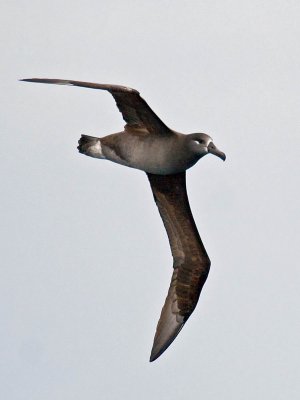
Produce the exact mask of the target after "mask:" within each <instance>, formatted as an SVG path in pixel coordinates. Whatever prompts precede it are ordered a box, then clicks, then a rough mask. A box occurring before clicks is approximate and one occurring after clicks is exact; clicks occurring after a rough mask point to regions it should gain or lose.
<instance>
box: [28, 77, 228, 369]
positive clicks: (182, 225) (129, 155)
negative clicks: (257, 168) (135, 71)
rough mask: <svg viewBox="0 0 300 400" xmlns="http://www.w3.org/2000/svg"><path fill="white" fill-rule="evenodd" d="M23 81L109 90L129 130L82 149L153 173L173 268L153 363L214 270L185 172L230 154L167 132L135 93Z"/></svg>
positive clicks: (202, 138)
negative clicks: (212, 157)
mask: <svg viewBox="0 0 300 400" xmlns="http://www.w3.org/2000/svg"><path fill="white" fill-rule="evenodd" d="M23 81H27V82H38V83H50V84H58V85H71V86H79V87H87V88H91V89H101V90H106V91H108V92H109V93H110V94H111V95H112V96H113V97H114V99H115V101H116V103H117V106H118V108H119V110H120V112H121V113H122V116H123V119H124V120H125V122H126V125H125V129H124V131H122V132H118V133H115V134H112V135H107V136H105V137H103V138H98V137H92V136H87V135H82V136H81V138H80V140H79V146H78V150H79V152H80V153H82V154H85V155H88V156H90V157H94V158H101V159H107V160H110V161H113V162H116V163H118V164H122V165H126V166H128V167H131V168H137V169H140V170H143V171H145V172H146V173H147V175H148V179H149V181H150V184H151V188H152V192H153V195H154V199H155V202H156V204H157V207H158V209H159V213H160V215H161V218H162V220H163V223H164V226H165V228H166V231H167V234H168V238H169V242H170V246H171V251H172V255H173V268H174V270H173V275H172V280H171V285H170V288H169V292H168V295H167V298H166V301H165V304H164V306H163V309H162V312H161V316H160V319H159V322H158V325H157V330H156V334H155V338H154V343H153V348H152V352H151V357H150V361H154V360H155V359H157V358H158V357H159V356H160V355H161V354H162V353H163V352H164V351H165V350H166V349H167V348H168V347H169V346H170V344H171V343H172V342H173V340H174V339H175V338H176V336H177V335H178V333H179V332H180V330H181V329H182V327H183V325H184V324H185V322H186V321H187V319H188V318H189V317H190V315H191V313H192V312H193V310H194V309H195V307H196V305H197V302H198V299H199V296H200V293H201V290H202V288H203V285H204V283H205V281H206V279H207V276H208V273H209V268H210V260H209V258H208V255H207V253H206V251H205V248H204V245H203V243H202V241H201V239H200V236H199V233H198V231H197V228H196V225H195V222H194V219H193V216H192V213H191V209H190V206H189V201H188V196H187V192H186V181H185V175H186V173H185V171H186V170H187V169H188V168H190V167H192V166H193V165H194V164H195V163H196V162H197V161H198V160H199V159H200V158H202V157H203V156H204V155H206V154H208V153H211V154H214V155H216V156H218V157H220V158H221V159H222V160H225V154H224V153H222V152H221V151H220V150H218V149H217V148H216V146H215V145H214V143H213V141H212V138H211V137H210V136H208V135H206V134H205V133H193V134H189V135H184V134H182V133H179V132H176V131H174V130H171V129H170V128H168V127H167V126H166V125H165V124H164V123H163V122H162V121H161V120H160V119H159V118H158V116H157V115H156V114H155V113H154V112H153V111H152V109H151V108H150V107H149V106H148V104H147V103H146V102H145V100H144V99H142V98H141V97H140V94H139V92H138V91H137V90H135V89H131V88H129V87H126V86H119V85H108V84H99V83H89V82H79V81H73V80H62V79H39V78H33V79H23Z"/></svg>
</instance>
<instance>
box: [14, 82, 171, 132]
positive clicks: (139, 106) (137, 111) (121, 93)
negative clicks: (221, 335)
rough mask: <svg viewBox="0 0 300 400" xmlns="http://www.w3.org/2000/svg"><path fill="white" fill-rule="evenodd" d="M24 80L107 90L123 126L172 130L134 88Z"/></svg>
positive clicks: (150, 129) (156, 130)
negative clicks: (124, 123) (117, 109)
mask: <svg viewBox="0 0 300 400" xmlns="http://www.w3.org/2000/svg"><path fill="white" fill-rule="evenodd" d="M21 80H22V81H25V82H37V83H51V84H56V85H71V86H80V87H86V88H90V89H101V90H107V91H108V92H109V93H110V94H111V95H112V96H113V97H114V99H115V101H116V103H117V106H118V108H119V110H120V112H121V113H122V116H123V119H124V121H125V122H126V123H127V125H126V127H125V128H137V129H147V130H148V131H149V132H150V133H152V134H158V135H168V134H171V133H172V131H171V130H170V129H169V128H168V127H167V126H166V125H165V124H164V123H163V122H162V121H161V120H160V119H159V118H158V116H157V115H156V114H155V113H154V111H152V110H151V108H150V107H149V106H148V104H147V103H146V101H145V100H144V99H143V98H142V97H141V96H140V94H139V92H138V91H137V90H135V89H132V88H129V87H126V86H120V85H109V84H102V83H90V82H80V81H73V80H65V79H40V78H32V79H21Z"/></svg>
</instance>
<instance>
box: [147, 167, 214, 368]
mask: <svg viewBox="0 0 300 400" xmlns="http://www.w3.org/2000/svg"><path fill="white" fill-rule="evenodd" d="M147 175H148V178H149V181H150V184H151V188H152V191H153V195H154V199H155V202H156V204H157V207H158V209H159V213H160V215H161V218H162V220H163V223H164V226H165V228H166V231H167V234H168V238H169V242H170V246H171V251H172V255H173V260H174V263H173V268H174V272H173V275H172V280H171V285H170V288H169V292H168V295H167V298H166V301H165V304H164V306H163V309H162V311H161V316H160V319H159V321H158V325H157V329H156V334H155V338H154V343H153V347H152V352H151V356H150V361H154V360H155V359H156V358H158V357H159V356H160V355H161V354H162V353H163V352H164V351H165V350H166V349H167V348H168V347H169V346H170V344H171V343H172V342H173V340H174V339H175V338H176V336H177V335H178V333H179V332H180V330H181V329H182V327H183V325H184V324H185V322H186V321H187V319H188V318H189V316H190V315H191V313H192V312H193V310H194V308H195V307H196V304H197V302H198V299H199V296H200V292H201V290H202V287H203V285H204V283H205V281H206V278H207V276H208V272H209V268H210V260H209V258H208V255H207V253H206V251H205V248H204V246H203V243H202V241H201V239H200V236H199V233H198V231H197V227H196V224H195V222H194V219H193V216H192V213H191V209H190V206H189V201H188V197H187V191H186V182H185V172H183V173H180V174H176V175H166V176H163V175H153V174H147Z"/></svg>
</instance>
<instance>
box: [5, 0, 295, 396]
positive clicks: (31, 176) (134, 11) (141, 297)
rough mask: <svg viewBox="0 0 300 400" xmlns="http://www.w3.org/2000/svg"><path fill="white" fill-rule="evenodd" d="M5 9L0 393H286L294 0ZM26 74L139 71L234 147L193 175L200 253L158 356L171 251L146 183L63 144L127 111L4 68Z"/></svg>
mask: <svg viewBox="0 0 300 400" xmlns="http://www.w3.org/2000/svg"><path fill="white" fill-rule="evenodd" d="M0 7H1V12H0V15H1V17H0V18H1V21H0V22H1V23H0V31H1V32H0V33H1V64H0V72H1V77H2V83H1V92H0V96H1V105H2V106H1V109H2V112H1V118H0V127H1V135H2V140H1V148H0V152H1V158H0V163H1V171H2V177H1V189H2V190H1V192H2V193H1V199H2V201H1V241H0V243H1V247H2V250H1V254H2V257H1V258H2V262H1V278H0V288H1V291H0V312H1V321H2V322H1V328H0V346H1V357H0V386H1V389H0V390H1V393H2V394H1V397H2V398H3V399H6V400H24V399H25V400H27V399H28V400H29V399H30V400H41V399H42V400H48V399H49V400H50V399H51V400H53V399H55V400H65V399H72V400H77V399H78V400H79V399H105V400H111V399H121V398H122V399H134V400H135V399H145V400H148V399H154V398H155V399H162V400H169V399H183V398H186V399H193V398H197V399H198V398H199V399H205V400H215V399H224V400H225V399H230V400H240V399H243V400H248V399H249V400H250V399H251V400H252V399H272V400H279V399H280V400H281V399H289V400H294V399H298V396H299V389H300V384H299V382H300V377H299V347H300V346H299V328H300V323H299V286H300V273H299V261H298V260H299V144H300V133H299V109H300V104H299V103H300V102H299V67H300V65H299V61H300V57H299V35H300V28H299V17H300V6H299V2H297V1H264V2H261V1H236V0H231V1H229V0H228V1H226V0H225V1H176V0H175V1H159V2H158V1H154V2H148V1H109V2H104V1H84V2H83V1H65V2H64V3H62V2H60V1H53V0H51V1H42V2H41V1H39V2H38V1H31V2H29V3H28V2H25V1H20V0H18V1H9V2H3V4H2V5H1V6H0ZM31 77H48V78H68V79H78V80H87V81H92V82H93V81H94V82H104V83H105V82H107V83H119V84H125V85H129V86H132V87H134V88H136V89H138V90H139V91H140V92H141V94H142V96H143V97H144V98H145V99H146V100H147V102H148V103H149V104H150V106H151V107H152V108H153V109H154V110H155V111H156V112H157V114H158V115H159V116H160V117H161V118H162V120H163V121H164V122H165V123H166V124H167V125H169V126H170V127H172V128H174V129H176V130H178V131H181V132H186V133H189V132H197V131H203V132H207V133H209V134H210V135H211V136H212V137H213V139H214V142H215V144H216V145H217V146H218V147H219V148H220V149H222V150H223V151H224V152H225V153H226V154H227V160H226V162H225V163H223V162H221V161H220V160H219V159H217V158H216V157H212V156H207V157H205V158H204V159H202V160H201V161H200V162H199V163H198V164H197V165H196V166H195V167H194V168H193V169H192V170H190V171H189V173H188V191H189V197H190V203H191V207H192V210H193V214H194V217H195V220H196V223H197V225H198V229H199V232H200V235H201V237H202V239H203V241H204V243H205V245H206V248H207V251H208V253H209V255H210V258H211V260H212V268H211V273H210V275H209V278H208V281H207V283H206V285H205V287H204V290H203V292H202V296H201V299H200V301H199V304H198V307H197V309H196V311H195V312H194V314H193V315H192V317H191V318H190V320H189V321H188V323H187V324H186V326H185V327H184V329H183V330H182V332H181V333H180V335H179V337H178V338H177V339H176V341H175V342H174V343H173V344H172V346H171V347H170V348H169V349H168V350H167V351H166V353H165V354H164V355H163V356H162V357H161V358H160V359H159V360H157V361H156V362H155V363H152V364H149V362H148V358H149V355H150V350H151V345H152V340H153V336H154V332H155V327H156V323H157V321H158V318H159V315H160V310H161V307H162V305H163V302H164V299H165V296H166V294H167V289H168V285H169V282H170V279H171V272H172V271H171V270H172V260H171V256H170V250H169V246H168V242H167V237H166V233H165V231H164V229H163V226H162V222H161V220H160V218H159V215H158V211H157V209H156V206H155V204H154V202H153V199H152V194H151V190H150V187H149V184H148V182H147V179H146V176H145V174H143V173H142V172H140V171H135V170H132V169H127V168H125V167H121V166H118V165H115V164H113V163H109V162H106V161H100V160H94V159H90V158H88V157H84V156H82V155H79V154H78V153H77V150H76V145H77V140H78V138H79V137H80V134H81V133H86V134H91V135H95V136H97V135H98V136H104V135H106V134H108V133H113V132H117V131H119V130H120V129H121V128H122V126H123V121H122V118H121V115H120V114H119V112H118V110H117V108H116V107H115V104H114V101H113V99H112V98H111V97H110V96H109V95H108V94H106V93H104V92H99V91H93V90H88V89H80V88H69V87H59V86H46V85H38V84H29V83H21V82H17V79H19V78H31ZM297 178H298V180H297Z"/></svg>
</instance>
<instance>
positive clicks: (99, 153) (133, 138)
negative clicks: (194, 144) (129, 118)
mask: <svg viewBox="0 0 300 400" xmlns="http://www.w3.org/2000/svg"><path fill="white" fill-rule="evenodd" d="M189 146H190V142H189V141H188V140H187V135H184V134H182V133H178V132H174V131H173V132H172V134H170V135H167V136H163V137H159V136H158V137H155V136H154V135H152V134H150V133H149V132H148V131H147V130H145V129H144V130H143V129H134V128H127V129H125V130H124V131H123V132H118V133H114V134H112V135H108V136H104V137H102V138H94V137H90V136H87V135H83V136H82V138H81V139H80V141H79V146H78V149H79V151H80V152H81V153H83V154H86V155H89V156H91V157H95V158H103V159H107V160H110V161H113V162H116V163H118V164H121V165H125V166H127V167H131V168H136V169H140V170H142V171H145V172H148V173H151V174H157V175H171V174H177V173H179V172H183V171H186V170H187V169H188V168H190V167H192V166H193V165H194V164H195V163H196V162H197V161H198V160H199V158H200V157H201V154H198V153H196V152H192V151H188V150H189ZM174 155H176V157H174Z"/></svg>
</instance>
